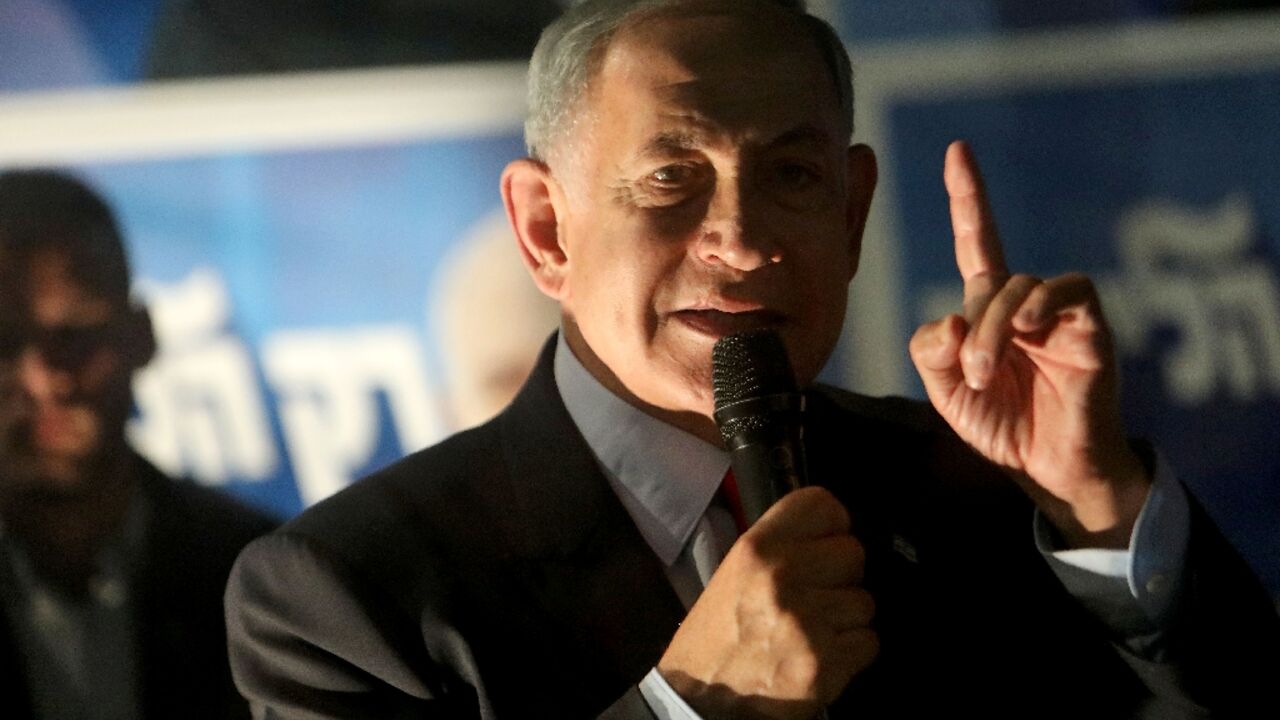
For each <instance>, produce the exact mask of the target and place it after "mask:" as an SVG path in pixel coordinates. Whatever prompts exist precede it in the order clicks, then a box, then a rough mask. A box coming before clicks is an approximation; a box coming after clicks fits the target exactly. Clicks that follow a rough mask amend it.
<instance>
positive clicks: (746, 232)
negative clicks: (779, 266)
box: [696, 180, 782, 272]
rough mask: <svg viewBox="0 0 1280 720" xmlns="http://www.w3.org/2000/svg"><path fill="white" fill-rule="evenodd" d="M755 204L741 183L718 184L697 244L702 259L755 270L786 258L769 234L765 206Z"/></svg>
mask: <svg viewBox="0 0 1280 720" xmlns="http://www.w3.org/2000/svg"><path fill="white" fill-rule="evenodd" d="M751 203H752V198H751V194H750V192H748V189H747V188H744V187H743V186H742V184H741V182H739V181H736V180H729V181H722V182H718V183H717V184H716V190H715V193H714V194H713V195H712V197H711V202H710V203H709V204H708V206H707V215H706V218H705V219H704V220H703V223H702V227H701V228H700V236H699V237H698V241H697V246H696V252H697V255H698V258H699V259H700V260H702V262H704V263H706V264H708V265H713V266H722V267H727V268H732V269H734V270H739V271H742V272H751V271H752V270H757V269H759V268H762V267H764V266H766V265H771V264H773V263H777V262H781V261H782V248H781V247H780V246H779V245H778V244H777V243H776V242H774V241H773V240H772V239H771V238H770V237H769V236H768V232H767V230H766V229H765V227H764V225H765V224H764V221H763V220H764V219H763V218H762V217H761V212H762V211H761V209H759V208H756V207H753V206H752V205H751Z"/></svg>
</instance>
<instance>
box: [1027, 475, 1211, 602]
mask: <svg viewBox="0 0 1280 720" xmlns="http://www.w3.org/2000/svg"><path fill="white" fill-rule="evenodd" d="M1190 526H1191V518H1190V510H1189V509H1188V501H1187V492H1186V490H1185V489H1184V488H1183V487H1182V485H1181V483H1179V482H1178V480H1177V478H1176V477H1174V474H1173V471H1172V469H1171V468H1170V467H1169V466H1168V464H1167V463H1166V461H1165V459H1164V458H1163V457H1162V456H1160V455H1159V454H1158V453H1157V454H1156V463H1155V478H1154V480H1153V481H1152V483H1151V490H1150V491H1149V492H1148V493H1147V499H1146V502H1145V503H1143V506H1142V510H1141V511H1140V512H1139V513H1138V520H1137V522H1136V523H1134V526H1133V534H1132V535H1131V536H1130V537H1129V548H1128V549H1127V550H1104V549H1098V548H1086V549H1080V550H1059V549H1057V543H1056V542H1055V540H1054V533H1053V532H1052V529H1051V526H1050V524H1049V522H1048V521H1047V520H1046V519H1045V518H1044V516H1043V515H1042V514H1041V513H1040V512H1039V511H1038V510H1037V511H1036V514H1035V521H1034V531H1035V539H1036V547H1037V548H1038V549H1039V550H1040V552H1041V554H1043V555H1044V556H1045V557H1046V558H1047V559H1049V560H1050V562H1049V564H1050V566H1051V567H1053V568H1054V570H1055V572H1057V574H1058V577H1059V578H1060V579H1062V580H1063V583H1064V584H1065V585H1066V586H1067V589H1068V590H1069V591H1071V592H1072V594H1075V595H1077V596H1079V595H1081V594H1087V593H1088V592H1089V591H1088V590H1087V589H1086V588H1083V587H1081V585H1080V583H1078V582H1073V581H1072V578H1080V577H1082V574H1081V573H1080V572H1079V571H1083V573H1084V574H1092V575H1095V576H1099V577H1098V578H1097V579H1098V580H1103V581H1104V582H1105V579H1106V578H1110V579H1112V580H1123V581H1124V582H1125V584H1127V586H1128V590H1129V595H1130V596H1131V597H1132V599H1133V600H1136V601H1137V603H1138V605H1139V606H1140V607H1141V608H1142V610H1143V613H1144V614H1145V615H1146V616H1147V617H1148V618H1150V620H1151V621H1152V622H1154V623H1155V624H1156V625H1163V624H1164V621H1165V620H1166V618H1167V617H1168V614H1169V612H1170V609H1171V607H1172V606H1173V603H1174V600H1175V599H1176V598H1177V595H1178V592H1179V589H1180V588H1181V587H1182V576H1183V571H1184V568H1185V566H1186V554H1187V538H1188V535H1189V534H1190ZM1059 563H1061V565H1059ZM1063 566H1066V567H1067V568H1069V570H1068V571H1067V572H1062V571H1061V570H1062V568H1063ZM1070 570H1075V571H1077V572H1071V571H1070ZM1095 587H1101V586H1100V585H1097V586H1095Z"/></svg>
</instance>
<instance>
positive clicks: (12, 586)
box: [0, 171, 273, 719]
mask: <svg viewBox="0 0 1280 720" xmlns="http://www.w3.org/2000/svg"><path fill="white" fill-rule="evenodd" d="M129 283H130V281H129V271H128V265H127V261H126V256H125V250H124V246H123V243H122V240H121V238H120V235H119V232H118V230H117V226H116V223H115V220H114V218H113V217H112V214H111V212H110V210H109V209H108V208H107V206H106V205H105V203H104V202H103V201H102V200H101V199H100V198H99V197H97V196H96V195H95V194H94V193H93V192H92V191H91V190H90V189H89V188H87V187H86V186H85V185H83V184H81V183H80V182H78V181H77V180H74V179H72V178H70V177H67V176H65V175H61V174H57V173H53V172H45V171H21V172H9V173H4V174H2V175H0V609H2V611H3V612H2V613H0V619H2V620H3V622H0V685H2V686H3V687H5V688H6V692H5V693H3V695H0V716H3V717H6V718H15V717H17V718H26V717H30V718H42V719H43V718H121V719H123V718H139V717H150V718H177V717H183V718H231V717H245V716H247V714H248V711H247V707H246V706H245V705H244V703H243V702H242V701H241V700H240V699H239V698H238V696H237V695H236V694H235V691H234V688H233V687H232V685H231V680H230V674H229V671H228V668H227V658H226V649H225V628H224V625H223V621H222V612H221V593H222V587H223V584H224V583H225V581H226V577H227V573H228V571H229V569H230V567H231V563H232V561H233V560H234V558H235V555H236V553H237V552H238V551H239V550H240V548H241V547H242V546H243V545H244V544H245V543H247V542H248V541H249V540H250V539H252V538H253V537H255V536H256V535H259V534H261V533H263V532H265V531H266V530H268V529H270V527H271V526H272V524H273V523H272V522H271V521H270V520H269V519H268V518H266V517H264V516H262V515H259V514H258V513H256V512H254V511H251V510H249V509H247V508H244V507H241V506H240V505H238V504H236V503H234V502H233V501H231V500H229V499H227V498H225V497H223V496H221V495H219V494H217V493H214V492H212V491H210V490H206V489H203V488H200V487H197V486H195V485H193V484H191V483H187V482H174V481H171V480H170V479H168V478H166V477H164V476H163V475H162V474H161V473H160V472H159V471H158V470H156V469H155V468H154V467H153V466H152V465H151V464H150V463H148V462H147V461H146V460H144V459H143V458H142V457H140V456H138V455H137V454H136V453H134V452H133V451H132V450H131V449H130V448H129V446H128V445H127V444H126V442H125V434H124V427H125V421H126V420H127V418H128V416H129V413H130V410H131V407H132V401H131V392H130V381H131V378H132V376H133V373H134V371H136V370H138V369H139V368H141V367H142V366H143V365H145V364H146V363H147V362H148V361H149V360H150V359H151V357H152V355H153V354H154V352H155V340H154V338H153V336H152V331H151V324H150V320H149V319H148V315H147V311H146V309H145V308H143V307H141V306H139V305H137V304H135V303H134V302H132V301H131V300H130V295H129V287H130V284H129Z"/></svg>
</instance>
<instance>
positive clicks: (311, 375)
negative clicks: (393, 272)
mask: <svg viewBox="0 0 1280 720" xmlns="http://www.w3.org/2000/svg"><path fill="white" fill-rule="evenodd" d="M262 365H263V370H264V371H265V372H266V375H267V379H268V381H269V382H270V383H271V386H272V388H273V389H274V390H275V391H276V393H277V394H278V395H279V401H280V405H279V407H280V421H281V424H282V425H283V427H284V438H285V445H286V447H287V448H288V451H289V458H290V459H291V460H292V461H293V468H294V476H295V478H296V480H297V483H298V493H299V495H301V497H302V502H303V503H304V504H305V505H310V504H312V503H314V502H317V501H319V500H322V499H324V498H325V497H328V496H329V495H331V494H333V493H334V492H337V491H338V490H341V489H342V488H344V487H346V486H347V485H348V484H349V483H351V481H352V480H353V479H354V478H353V473H355V472H356V471H358V470H360V469H361V467H362V466H363V465H364V464H366V463H367V462H368V461H369V459H370V458H371V457H372V455H373V452H374V450H375V449H376V447H377V442H378V438H379V437H380V432H381V428H380V427H379V423H378V418H377V409H378V405H377V398H378V394H379V393H381V394H382V395H383V396H384V397H385V398H386V400H387V404H388V407H389V408H390V412H391V417H392V421H393V424H394V427H395V431H396V433H397V435H398V437H399V440H400V446H401V447H402V448H405V449H406V450H410V451H411V450H416V449H418V448H421V447H425V446H426V445H429V444H431V443H432V442H435V441H436V440H437V439H439V438H440V437H441V436H442V435H443V433H444V428H443V427H442V426H441V424H440V421H439V412H438V411H437V410H436V400H435V397H434V395H433V393H432V392H431V389H430V388H429V386H428V384H427V382H426V379H425V377H424V371H423V369H424V368H425V367H426V360H425V358H424V357H423V351H422V347H421V341H420V340H419V339H418V336H417V334H416V333H415V332H414V331H413V329H412V328H411V327H407V326H400V325H389V326H383V327H357V328H341V329H327V330H293V331H282V332H278V333H276V334H274V335H272V336H271V337H269V338H268V339H267V340H266V341H265V342H264V343H263V348H262Z"/></svg>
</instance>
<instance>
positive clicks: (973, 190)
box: [911, 142, 1150, 547]
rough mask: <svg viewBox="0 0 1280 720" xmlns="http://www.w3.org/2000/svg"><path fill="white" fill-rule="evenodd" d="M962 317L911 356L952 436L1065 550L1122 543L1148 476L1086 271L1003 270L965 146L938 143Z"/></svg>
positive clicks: (917, 338)
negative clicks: (1004, 479) (1126, 419)
mask: <svg viewBox="0 0 1280 720" xmlns="http://www.w3.org/2000/svg"><path fill="white" fill-rule="evenodd" d="M944 179H945V182H946V187H947V194H948V195H949V196H950V199H951V224H952V228H953V230H954V233H955V252H956V265H957V267H958V268H959V270H960V275H961V277H962V278H963V279H964V314H963V316H961V315H948V316H947V317H944V318H941V319H939V320H936V321H934V322H931V323H928V324H926V325H923V326H921V327H920V328H919V329H918V330H917V331H916V333H915V335H914V336H913V337H912V339H911V358H912V360H913V361H914V362H915V365H916V369H917V370H918V371H919V373H920V377H921V379H922V380H923V381H924V386H925V391H926V392H927V393H928V395H929V400H930V401H931V402H932V403H933V406H934V407H935V408H936V409H937V410H938V412H939V413H940V414H941V415H942V417H943V418H945V419H946V421H947V422H948V423H949V424H950V425H951V427H952V428H953V429H954V430H955V431H956V433H957V434H958V435H959V436H960V437H961V438H963V439H964V440H965V441H966V442H967V443H969V444H970V445H972V446H973V447H974V448H975V449H976V450H977V451H978V452H979V453H981V454H982V455H984V456H986V457H987V458H988V459H989V460H991V461H992V462H994V463H996V464H998V465H1000V466H1003V467H1004V468H1006V469H1008V470H1009V471H1010V472H1011V474H1012V475H1013V476H1014V478H1015V479H1016V480H1018V481H1019V482H1020V484H1021V485H1022V486H1023V488H1024V489H1025V490H1026V491H1027V492H1028V493H1029V494H1030V495H1031V497H1032V499H1033V500H1035V501H1036V503H1037V504H1038V505H1039V506H1040V508H1041V510H1042V511H1043V512H1044V513H1045V514H1046V515H1047V516H1048V518H1049V519H1050V520H1051V521H1052V522H1053V523H1054V525H1056V526H1057V528H1058V529H1059V530H1060V531H1061V532H1062V533H1063V535H1064V537H1065V539H1066V540H1067V542H1068V543H1069V544H1071V545H1072V546H1075V547H1088V546H1094V547H1124V546H1126V545H1127V544H1128V539H1129V533H1130V531H1131V530H1132V527H1133V523H1134V522H1135V521H1136V519H1137V515H1138V511H1139V510H1140V509H1141V507H1142V503H1143V501H1144V500H1145V498H1146V494H1147V490H1148V488H1149V487H1150V479H1149V478H1148V477H1147V474H1146V470H1145V468H1144V466H1143V465H1142V463H1141V461H1140V460H1139V459H1138V457H1137V456H1136V455H1135V454H1134V453H1133V451H1132V450H1131V449H1130V447H1129V445H1128V443H1127V441H1126V438H1125V434H1124V430H1123V427H1122V425H1121V421H1120V409H1119V398H1118V390H1117V385H1118V381H1117V372H1116V367H1115V354H1114V350H1113V343H1112V337H1111V332H1110V330H1109V329H1108V328H1107V325H1106V321H1105V319H1104V318H1103V316H1102V310H1101V307H1100V305H1099V302H1098V296H1097V293H1096V291H1095V290H1094V287H1093V284H1092V283H1091V282H1090V281H1089V279H1088V278H1087V277H1085V276H1083V275H1080V274H1078V273H1069V274H1066V275H1061V276H1058V277H1055V278H1051V279H1048V280H1040V279H1038V278H1035V277H1032V276H1030V275H1010V273H1009V270H1008V268H1007V267H1006V266H1005V262H1004V255H1003V251H1002V249H1001V245H1000V239H999V237H998V236H997V234H996V228H995V222H994V220H993V218H992V216H991V208H990V206H989V204H988V202H987V196H986V190H985V188H984V187H983V183H982V177H981V175H980V174H979V172H978V167H977V163H976V161H975V160H974V157H973V153H972V151H971V150H970V149H969V147H968V146H967V145H966V144H965V143H963V142H954V143H952V144H951V146H950V147H949V148H947V157H946V165H945V169H944Z"/></svg>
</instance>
